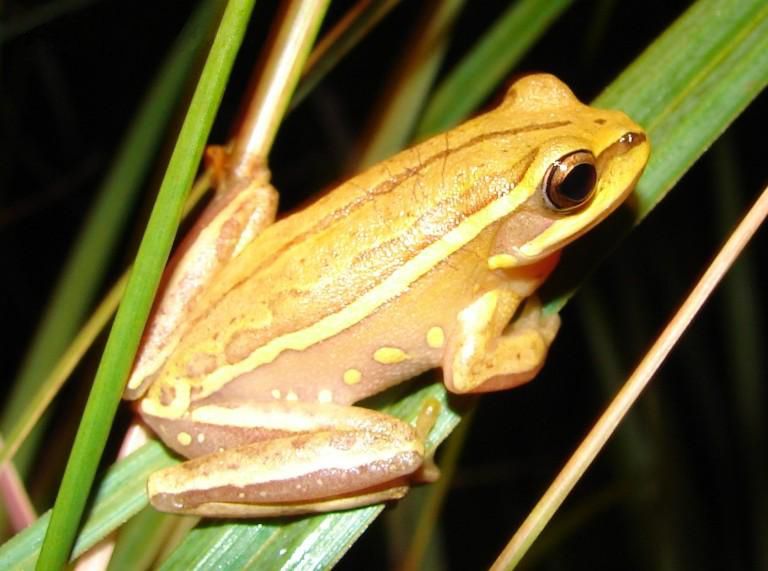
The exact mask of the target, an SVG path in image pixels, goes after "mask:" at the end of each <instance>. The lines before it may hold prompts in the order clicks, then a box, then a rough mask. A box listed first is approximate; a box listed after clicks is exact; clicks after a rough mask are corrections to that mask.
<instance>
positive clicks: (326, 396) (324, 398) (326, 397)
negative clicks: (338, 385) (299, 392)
mask: <svg viewBox="0 0 768 571" xmlns="http://www.w3.org/2000/svg"><path fill="white" fill-rule="evenodd" d="M317 401H318V402H331V401H333V393H332V392H331V391H329V390H328V389H323V390H321V391H320V392H319V393H317Z"/></svg>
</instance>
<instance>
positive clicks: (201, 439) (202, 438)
mask: <svg viewBox="0 0 768 571" xmlns="http://www.w3.org/2000/svg"><path fill="white" fill-rule="evenodd" d="M197 441H198V442H199V443H200V444H202V443H203V442H205V434H204V433H203V432H201V433H199V434H198V435H197Z"/></svg>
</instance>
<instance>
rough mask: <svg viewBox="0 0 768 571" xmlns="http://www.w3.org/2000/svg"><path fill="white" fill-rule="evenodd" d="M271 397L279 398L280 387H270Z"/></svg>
mask: <svg viewBox="0 0 768 571" xmlns="http://www.w3.org/2000/svg"><path fill="white" fill-rule="evenodd" d="M272 398H275V399H279V398H280V389H272Z"/></svg>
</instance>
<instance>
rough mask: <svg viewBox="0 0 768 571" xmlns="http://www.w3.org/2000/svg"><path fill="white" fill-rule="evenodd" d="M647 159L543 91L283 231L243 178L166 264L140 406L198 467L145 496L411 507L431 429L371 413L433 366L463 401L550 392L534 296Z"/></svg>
mask: <svg viewBox="0 0 768 571" xmlns="http://www.w3.org/2000/svg"><path fill="white" fill-rule="evenodd" d="M649 150H650V147H649V143H648V139H647V137H646V135H645V134H644V132H643V130H642V129H641V128H640V127H639V126H638V125H636V124H635V123H634V122H632V121H631V120H630V119H629V118H628V117H627V116H626V115H624V114H622V113H620V112H618V111H607V110H602V109H595V108H592V107H589V106H586V105H583V104H582V103H580V102H579V101H578V100H577V99H576V98H575V97H574V95H573V94H572V93H571V91H570V90H569V89H568V88H567V87H566V86H565V85H564V84H563V83H561V82H560V81H559V80H558V79H556V78H555V77H553V76H550V75H545V74H536V75H529V76H527V77H523V78H522V79H519V80H518V81H517V82H515V83H514V84H513V85H512V86H511V87H510V89H509V90H508V92H507V93H506V96H505V97H504V99H503V101H502V102H501V104H500V105H499V106H498V107H496V108H495V109H493V110H491V111H489V112H487V113H485V114H482V115H480V116H478V117H476V118H474V119H472V120H470V121H468V122H466V123H464V124H463V125H461V126H459V127H457V128H455V129H453V130H451V131H448V132H447V133H444V134H441V135H438V136H435V137H433V138H431V139H429V140H427V141H424V142H422V143H420V144H418V145H416V146H414V147H412V148H410V149H408V150H406V151H403V152H401V153H399V154H397V155H395V156H393V157H391V158H389V159H387V160H385V161H384V162H382V163H380V164H378V165H376V166H374V167H372V168H370V169H368V170H366V171H365V172H363V173H362V174H359V175H357V176H355V177H354V178H352V179H350V180H348V181H347V182H345V183H343V184H341V185H340V186H338V187H336V188H335V189H333V190H331V191H330V192H328V193H326V194H325V195H323V196H322V197H320V198H319V199H317V200H316V201H315V202H314V203H312V204H311V205H309V206H308V207H306V208H305V209H303V210H301V211H298V212H296V213H293V214H291V215H289V216H286V217H284V218H282V219H281V220H279V221H277V222H274V218H275V212H276V209H277V207H276V205H277V193H276V191H275V190H274V189H273V188H272V187H271V186H270V184H269V176H268V173H267V171H266V170H263V171H259V172H257V174H256V175H255V176H254V175H253V173H250V174H248V175H241V174H238V173H236V172H235V173H232V174H231V176H232V177H233V179H232V180H230V183H231V184H229V185H227V186H226V188H227V189H228V190H227V191H226V192H223V193H221V195H220V196H216V197H215V198H214V201H213V202H212V204H211V206H210V207H209V208H208V210H207V211H206V213H205V214H204V216H203V217H202V219H201V220H200V221H199V223H198V224H197V226H196V227H195V228H194V229H193V231H192V232H191V234H190V236H188V237H187V239H186V240H185V242H184V243H183V244H182V246H181V248H180V253H178V254H177V255H176V256H175V258H174V259H173V260H172V262H171V264H170V265H169V270H168V271H167V272H166V278H165V282H164V285H163V290H162V292H161V296H160V297H159V301H158V303H157V305H156V307H155V310H154V314H153V318H152V320H151V322H150V325H149V327H148V329H147V331H146V333H145V337H144V341H143V344H142V348H141V350H140V352H139V356H138V358H137V361H136V363H135V365H134V370H133V372H132V374H131V377H130V379H129V383H128V387H127V390H126V398H128V399H130V400H138V405H137V408H138V411H139V413H140V415H141V417H142V418H143V419H144V421H145V422H146V423H147V424H148V425H149V426H150V427H151V428H152V430H154V431H155V432H156V433H157V435H158V436H159V437H160V438H161V439H162V440H163V442H165V443H166V444H167V445H168V446H169V447H171V448H172V449H173V450H175V451H176V452H178V453H179V454H181V455H182V456H184V457H186V458H188V460H187V461H186V462H184V463H182V464H180V465H178V466H174V467H171V468H167V469H164V470H161V471H158V472H156V473H154V474H152V475H151V476H150V478H149V481H148V486H147V489H148V495H149V498H150V500H151V502H152V504H153V505H154V506H155V507H157V508H158V509H160V510H162V511H168V512H180V513H187V514H197V515H203V516H221V517H258V516H276V515H286V514H295V513H306V512H317V511H330V510H337V509H345V508H351V507H355V506H360V505H366V504H370V503H374V502H379V501H382V500H387V499H391V498H398V497H400V496H402V495H403V494H404V493H405V491H406V490H407V486H408V483H409V481H411V480H412V479H413V478H414V477H418V475H419V473H420V472H422V471H423V470H422V468H423V466H424V465H425V449H424V439H425V436H426V433H427V432H428V431H429V426H430V422H429V419H428V416H429V413H428V412H425V415H424V416H425V418H427V420H424V421H423V422H417V426H416V427H414V426H412V425H411V424H409V423H406V422H404V421H401V420H399V419H397V418H394V417H392V416H389V415H387V414H384V413H381V412H377V411H373V410H369V409H365V408H362V407H359V406H355V403H356V402H358V401H360V400H362V399H365V398H366V397H369V396H371V395H374V394H376V393H379V392H380V391H383V390H385V389H387V388H388V387H390V386H392V385H394V384H396V383H400V382H402V381H405V380H407V379H409V378H412V377H414V376H415V375H417V374H419V373H421V372H423V371H425V370H427V369H431V368H435V367H442V370H443V374H444V382H445V385H446V386H447V388H448V389H449V390H450V391H452V392H454V393H459V394H467V393H480V392H486V391H496V390H502V389H507V388H511V387H514V386H516V385H519V384H520V383H524V382H526V381H528V380H530V379H531V378H532V377H534V376H535V375H536V373H537V372H538V371H539V369H540V368H541V366H542V364H543V362H544V359H545V356H546V353H547V349H548V347H549V345H550V344H551V342H552V340H553V338H554V336H555V333H556V332H557V329H558V325H559V321H558V318H557V316H555V315H552V316H547V315H544V314H543V313H542V312H541V310H540V307H539V306H538V304H537V303H536V302H535V297H534V293H535V291H536V289H537V288H538V287H539V285H540V284H541V283H542V282H543V281H544V280H545V279H546V278H547V276H548V275H549V273H550V272H551V271H552V269H553V268H554V266H555V264H556V263H557V260H558V257H559V253H560V250H561V249H562V248H563V247H564V246H565V245H566V244H568V243H569V242H572V241H573V240H575V239H576V238H577V237H579V236H580V235H582V234H583V233H584V232H586V231H587V230H588V229H589V228H591V227H593V226H594V225H595V224H597V223H598V222H599V221H600V220H602V219H603V218H605V217H606V216H607V215H608V214H609V213H610V212H611V211H613V210H614V209H615V208H616V207H617V206H618V205H619V204H621V202H622V201H623V200H624V199H625V198H626V197H627V195H628V193H629V192H630V191H631V189H632V188H633V185H634V183H635V181H636V180H637V179H638V177H639V176H640V174H641V172H642V170H643V168H644V166H645V164H646V161H647V159H648V155H649ZM273 222H274V223H273Z"/></svg>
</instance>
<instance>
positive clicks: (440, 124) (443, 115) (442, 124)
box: [414, 0, 572, 139]
mask: <svg viewBox="0 0 768 571" xmlns="http://www.w3.org/2000/svg"><path fill="white" fill-rule="evenodd" d="M571 3H572V0H555V1H551V2H539V1H538V0H521V1H520V2H514V3H512V4H511V5H510V7H509V8H508V9H507V11H506V12H505V13H504V14H502V15H501V17H499V19H498V20H497V21H496V23H495V24H494V25H493V27H492V28H491V29H490V30H489V31H488V32H487V33H486V34H485V36H483V38H482V39H481V40H480V41H479V42H478V43H477V45H476V46H475V47H474V48H473V49H472V51H471V52H470V53H468V54H467V56H466V57H464V59H463V60H462V61H461V62H460V63H459V65H457V66H456V67H455V68H454V69H453V70H452V71H451V73H450V74H449V75H448V77H446V78H445V79H444V80H443V81H442V82H441V83H440V85H439V86H438V87H437V89H436V90H435V92H434V94H433V95H432V97H431V99H430V101H429V103H428V104H427V107H426V109H425V111H424V114H423V115H422V117H421V121H420V122H419V124H418V127H417V128H416V135H415V137H414V138H415V139H424V138H426V137H428V136H429V135H434V134H435V133H439V132H441V131H445V130H446V129H448V128H450V127H453V126H454V125H456V124H457V123H459V122H460V121H461V120H462V119H465V118H466V117H467V116H468V115H469V114H470V113H472V112H473V111H474V110H475V109H477V108H478V107H479V106H480V105H482V103H483V101H485V100H486V99H487V98H488V97H489V96H490V95H491V94H492V93H493V92H494V91H495V90H496V89H498V87H499V84H500V83H502V82H504V80H505V79H506V78H507V77H508V75H509V73H510V72H511V71H512V69H513V68H514V65H515V64H516V63H517V62H518V61H519V60H520V58H521V57H522V56H523V55H524V54H525V52H526V51H527V50H528V48H530V47H531V45H533V44H534V43H535V42H536V41H537V40H538V39H539V38H540V37H541V35H542V34H544V32H546V31H547V29H548V28H549V25H550V24H551V23H552V22H553V21H554V20H556V19H557V17H558V16H559V15H560V14H562V12H563V10H565V9H566V8H568V7H569V6H570V5H571Z"/></svg>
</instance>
